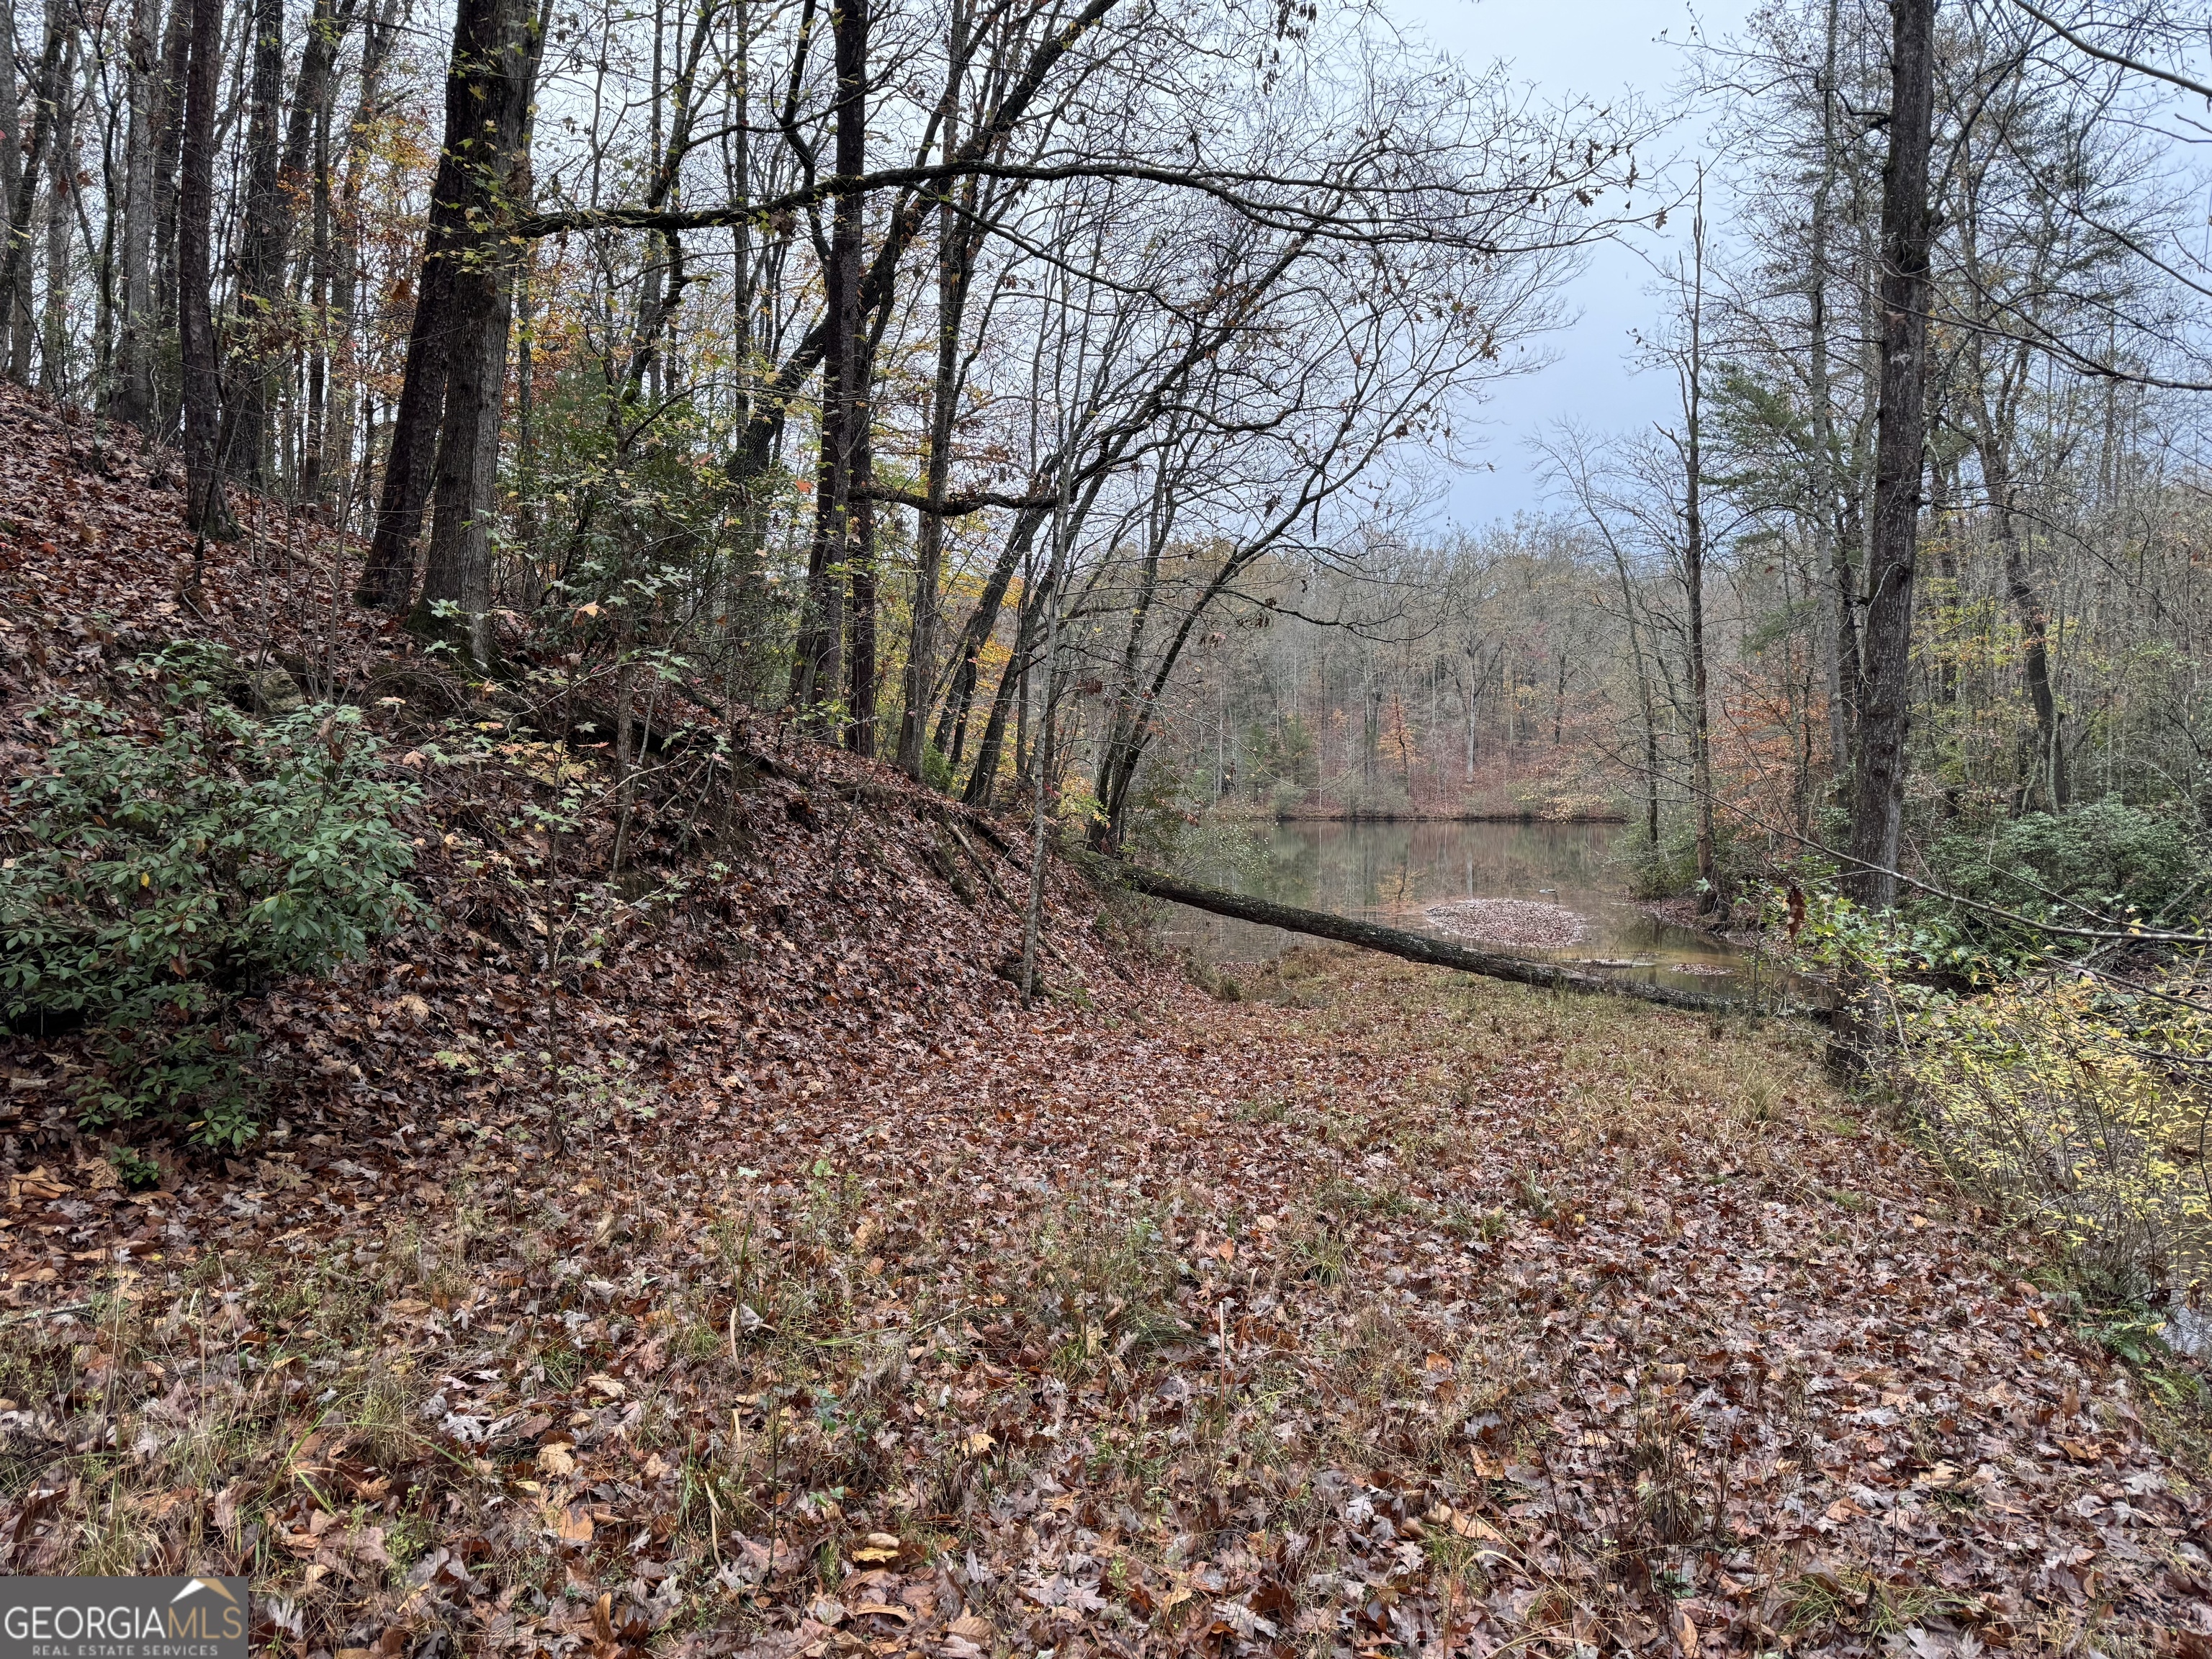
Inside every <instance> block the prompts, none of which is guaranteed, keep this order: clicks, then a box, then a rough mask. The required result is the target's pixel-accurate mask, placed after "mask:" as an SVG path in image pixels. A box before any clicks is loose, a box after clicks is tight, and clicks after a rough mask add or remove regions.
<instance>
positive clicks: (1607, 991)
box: [1077, 854, 1828, 1019]
mask: <svg viewBox="0 0 2212 1659" xmlns="http://www.w3.org/2000/svg"><path fill="white" fill-rule="evenodd" d="M1077 858H1078V860H1079V862H1080V863H1081V864H1082V865H1084V866H1085V867H1087V868H1089V869H1090V870H1091V872H1092V873H1093V875H1094V876H1095V877H1097V878H1099V879H1101V880H1104V881H1109V882H1113V883H1115V884H1119V885H1121V886H1123V887H1127V888H1128V889H1129V890H1132V891H1133V892H1138V893H1143V894H1145V895H1146V896H1148V897H1151V898H1160V899H1172V900H1173V901H1174V902H1176V903H1177V904H1188V906H1190V908H1192V909H1194V910H1205V911H1207V912H1210V913H1211V914H1212V915H1217V916H1230V917H1233V918H1235V919H1236V920H1237V921H1252V922H1257V923H1259V924H1260V925H1261V927H1280V928H1284V929H1285V930H1287V931H1288V932H1291V933H1309V934H1311V935H1312V936H1313V937H1314V938H1316V939H1335V940H1337V941H1339V942H1340V943H1341V944H1345V945H1361V946H1364V948H1366V949H1367V950H1370V951H1383V953H1384V954H1386V955H1389V956H1394V957H1404V958H1405V959H1406V960H1407V961H1408V962H1423V963H1430V964H1431V965H1433V966H1435V967H1438V968H1455V969H1459V970H1460V971H1461V972H1462V973H1468V974H1480V975H1484V976H1485V977H1486V978H1489V979H1502V980H1509V981H1512V982H1513V983H1514V984H1516V985H1534V986H1536V987H1540V988H1542V989H1546V990H1565V991H1587V992H1593V993H1596V994H1603V995H1607V996H1624V997H1634V998H1637V999H1638V1000H1642V1001H1644V1002H1656V1003H1658V1004H1660V1005H1661V1006H1663V1007H1668V1008H1686V1009H1688V1010H1690V1011H1691V1012H1694V1013H1701V1014H1720V1013H1732V1012H1742V1009H1743V1005H1742V1004H1741V1003H1740V1002H1735V1001H1732V1000H1729V998H1726V997H1716V996H1707V995H1705V994H1702V993H1699V992H1697V991H1681V990H1677V989H1675V988H1674V987H1672V986H1668V985H1651V984H1647V983H1645V982H1644V981H1639V980H1632V979H1623V978H1620V977H1617V976H1616V975H1612V974H1606V973H1600V972H1596V971H1594V970H1593V969H1588V968H1571V967H1568V966H1565V964H1563V963H1554V962H1539V961H1536V960H1534V959H1533V958H1531V957H1516V956H1510V955H1507V954H1505V953H1504V952H1503V951H1483V950H1478V949H1476V948H1475V947H1474V946H1472V945H1458V944H1455V943H1453V942H1452V941H1451V940H1449V939H1438V938H1437V937H1436V936H1435V935H1433V934H1431V933H1409V932H1408V931H1407V930H1406V929H1404V928H1402V927H1383V926H1382V925H1381V924H1380V923H1378V922H1372V921H1353V920H1352V918H1350V917H1349V916H1339V915H1330V914H1329V913H1328V912H1327V911H1325V910H1302V909H1300V908H1297V906H1296V905H1291V904H1277V903H1275V902H1273V900H1271V899H1261V898H1252V897H1250V896H1247V895H1245V894H1243V893H1229V892H1224V891H1222V890H1220V889H1219V888H1215V887H1200V886H1198V885H1196V884H1194V883H1191V882H1187V881H1178V880H1176V878H1174V877H1173V876H1164V875H1162V874H1160V872H1158V871H1157V870H1146V869H1143V868H1141V867H1139V866H1137V865H1133V864H1123V863H1121V862H1120V861H1119V860H1114V859H1108V858H1101V857H1099V856H1097V854H1077ZM1792 1012H1801V1013H1807V1014H1809V1015H1811V1016H1812V1017H1813V1018H1815V1019H1826V1018H1828V1015H1827V1012H1826V1010H1824V1009H1820V1008H1817V1007H1801V1008H1797V1009H1795V1010H1792Z"/></svg>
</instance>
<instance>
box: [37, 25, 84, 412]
mask: <svg viewBox="0 0 2212 1659" xmlns="http://www.w3.org/2000/svg"><path fill="white" fill-rule="evenodd" d="M63 3H66V0H63ZM68 41H69V44H68V46H67V49H66V50H65V51H64V52H63V54H62V62H61V68H60V72H59V74H58V76H57V77H56V79H55V82H54V94H55V96H54V116H53V120H54V135H53V138H52V141H51V142H50V143H48V144H47V146H46V317H45V319H44V325H43V327H42V328H41V330H40V335H41V337H40V343H39V386H40V390H42V391H44V392H46V393H47V394H48V395H49V396H51V397H54V398H66V397H67V396H69V393H70V383H69V313H70V290H71V289H72V288H74V287H75V284H74V283H71V282H70V225H71V222H72V220H73V218H74V210H73V209H72V207H71V205H70V204H71V202H72V200H73V199H74V198H75V197H76V172H77V167H76V86H75V82H76V29H74V28H71V29H70V30H69V31H68Z"/></svg>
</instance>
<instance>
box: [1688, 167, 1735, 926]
mask: <svg viewBox="0 0 2212 1659" xmlns="http://www.w3.org/2000/svg"><path fill="white" fill-rule="evenodd" d="M1691 239H1692V254H1691V258H1692V260H1693V262H1694V271H1695V276H1694V279H1693V282H1692V288H1691V291H1690V319H1689V320H1690V342H1689V348H1690V355H1689V367H1688V373H1687V374H1686V376H1685V377H1684V381H1683V387H1682V414H1683V453H1682V463H1683V465H1682V507H1683V512H1682V529H1683V540H1682V575H1683V586H1684V588H1685V589H1686V597H1687V599H1688V602H1689V605H1688V608H1689V618H1688V621H1689V644H1690V787H1691V790H1692V793H1694V794H1695V795H1696V797H1697V800H1696V803H1695V809H1696V811H1697V825H1698V834H1697V841H1698V910H1699V914H1700V915H1710V914H1711V913H1712V912H1713V911H1716V910H1718V909H1721V908H1723V906H1724V904H1725V903H1726V896H1725V895H1724V894H1723V892H1722V891H1721V870H1720V854H1719V848H1717V845H1716V844H1715V840H1714V836H1713V739H1712V708H1711V702H1712V699H1711V681H1710V672H1709V668H1708V665H1707V662H1706V653H1705V181H1704V179H1702V178H1701V179H1699V185H1698V209H1697V220H1696V223H1695V225H1694V228H1692V232H1691Z"/></svg>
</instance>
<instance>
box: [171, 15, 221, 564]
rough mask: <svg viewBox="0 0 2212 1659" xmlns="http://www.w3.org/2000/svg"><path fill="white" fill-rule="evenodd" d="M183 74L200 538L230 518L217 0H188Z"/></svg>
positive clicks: (192, 505) (183, 199) (190, 389)
mask: <svg viewBox="0 0 2212 1659" xmlns="http://www.w3.org/2000/svg"><path fill="white" fill-rule="evenodd" d="M191 4H192V15H191V61H190V63H189V64H187V66H186V68H185V121H184V133H183V144H184V149H183V159H184V172H183V177H182V180H181V182H180V183H179V185H178V189H177V321H178V325H179V350H180V355H181V356H182V360H183V365H184V413H185V477H186V479H187V483H186V497H187V500H186V511H187V512H188V513H190V515H191V527H192V529H193V530H194V531H196V532H199V533H201V534H203V535H214V534H219V533H221V532H222V529H223V527H224V526H226V525H227V524H228V517H229V515H228V512H227V511H226V510H225V507H224V504H223V498H222V477H221V476H220V474H221V470H222V380H221V378H220V371H219V369H218V368H217V367H216V343H215V307H214V301H213V295H214V292H215V270H214V260H213V251H212V249H211V247H210V236H211V234H212V222H213V220H214V217H215V120H216V97H217V94H218V92H219V89H220V87H221V82H222V0H191Z"/></svg>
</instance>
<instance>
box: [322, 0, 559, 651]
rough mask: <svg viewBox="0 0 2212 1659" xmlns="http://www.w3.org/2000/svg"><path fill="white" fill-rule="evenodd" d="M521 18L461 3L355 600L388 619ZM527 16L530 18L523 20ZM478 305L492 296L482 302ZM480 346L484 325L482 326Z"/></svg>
mask: <svg viewBox="0 0 2212 1659" xmlns="http://www.w3.org/2000/svg"><path fill="white" fill-rule="evenodd" d="M518 10H520V8H519V7H517V6H516V4H515V3H514V0H461V4H460V6H459V9H458V10H457V11H456V12H455V14H454V16H453V57H452V58H451V60H450V62H449V64H448V65H447V70H446V130H445V141H444V143H442V144H441V146H440V148H439V151H438V171H437V175H436V177H435V179H433V180H432V181H431V185H430V220H429V224H428V228H426V230H425V232H424V234H423V239H422V264H421V267H420V269H419V271H418V274H417V276H416V284H415V318H414V322H413V324H412V325H410V328H409V330H408V333H407V365H406V368H405V370H404V373H403V374H402V377H401V380H400V383H399V406H398V409H397V410H395V411H393V414H392V442H391V447H390V449H389V450H388V451H387V453H386V456H385V460H384V490H383V496H382V500H381V501H380V504H379V506H378V508H377V513H376V530H375V533H374V536H373V537H372V538H370V542H369V549H368V560H367V562H365V563H364V564H363V566H362V573H361V586H360V587H359V589H358V590H357V591H356V593H355V596H354V597H355V598H356V599H358V600H359V601H360V602H361V603H362V605H374V606H379V607H381V608H383V609H385V610H388V611H398V610H402V609H404V608H405V606H406V604H407V601H408V599H409V598H410V595H411V594H412V592H413V590H414V586H415V545H416V540H417V539H418V538H420V537H421V535H422V509H423V507H425V506H426V505H428V501H429V498H430V485H431V479H432V475H433V471H434V469H435V465H436V462H437V458H438V450H439V440H440V426H441V420H442V418H443V416H444V413H445V406H446V382H447V372H448V362H449V359H450V356H451V355H452V352H453V348H454V345H455V343H456V342H457V341H458V340H459V339H462V338H464V337H468V336H469V333H470V328H469V319H466V318H465V317H464V316H463V315H462V314H461V313H460V312H459V310H458V309H457V307H456V305H455V301H454V297H453V289H454V278H455V276H456V275H457V274H458V273H459V270H460V267H461V265H462V264H463V262H464V260H465V257H466V254H467V252H468V251H469V249H470V248H471V247H472V246H475V245H476V241H477V238H476V237H475V236H474V235H473V234H471V229H470V227H469V223H468V219H467V206H468V204H469V203H470V202H471V201H476V200H477V198H478V197H480V196H481V195H482V193H483V191H482V182H483V171H484V165H485V164H484V162H483V159H482V158H483V145H484V140H483V137H482V135H483V130H484V126H485V124H486V122H487V121H488V120H490V119H492V112H491V111H490V110H489V109H488V108H487V107H486V105H487V100H492V99H494V97H495V94H497V93H498V91H499V89H500V88H501V76H500V73H499V65H498V64H497V62H496V58H497V57H498V40H499V39H500V36H499V33H498V31H499V28H500V26H501V23H502V21H506V20H507V19H508V18H510V17H512V16H513V15H514V14H515V13H516V12H517V11H518ZM524 15H527V14H526V13H525V14H524ZM475 297H476V299H477V302H478V303H479V305H481V304H482V303H483V300H484V295H483V294H482V293H481V291H479V292H478V293H477V295H476V296H475ZM475 322H476V325H477V332H476V335H475V338H476V341H477V345H478V346H481V343H482V328H483V322H484V318H483V315H482V314H481V313H480V314H479V315H478V316H477V318H476V319H475Z"/></svg>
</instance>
